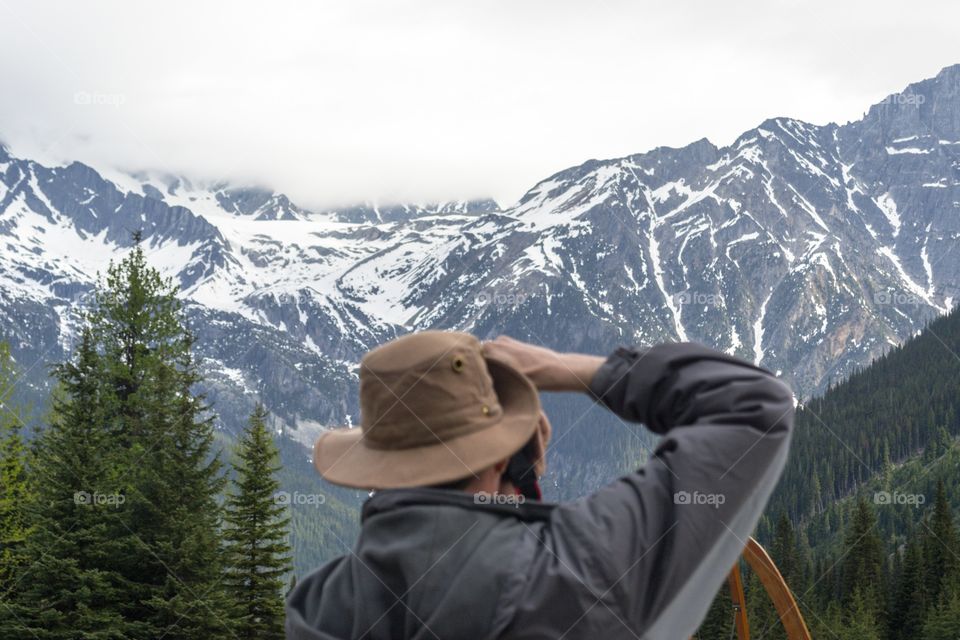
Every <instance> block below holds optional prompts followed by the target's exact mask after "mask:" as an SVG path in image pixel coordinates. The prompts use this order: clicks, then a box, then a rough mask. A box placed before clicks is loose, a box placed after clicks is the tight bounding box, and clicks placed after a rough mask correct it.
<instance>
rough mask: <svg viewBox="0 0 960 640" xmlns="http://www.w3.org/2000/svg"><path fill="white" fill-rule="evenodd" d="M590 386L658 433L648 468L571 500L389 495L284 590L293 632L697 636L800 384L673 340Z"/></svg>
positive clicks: (604, 372)
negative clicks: (337, 553)
mask: <svg viewBox="0 0 960 640" xmlns="http://www.w3.org/2000/svg"><path fill="white" fill-rule="evenodd" d="M591 391H592V392H593V395H594V396H595V397H596V398H597V399H598V400H599V401H601V402H603V403H604V404H605V405H606V406H607V407H608V408H609V409H610V410H611V411H613V412H614V413H616V414H617V415H619V416H620V417H621V418H623V419H624V420H630V421H636V422H643V423H644V424H646V425H647V427H648V428H649V429H651V430H653V431H654V432H656V433H658V434H662V435H663V436H664V437H663V438H662V439H661V440H660V442H659V443H658V446H657V448H656V450H655V452H654V454H653V455H652V456H651V458H650V460H649V462H648V463H647V464H646V465H644V466H643V468H641V469H639V470H637V471H636V472H634V473H631V474H629V475H627V476H624V477H623V478H620V479H619V480H617V481H616V482H614V483H612V484H610V485H609V486H606V487H604V488H602V489H600V490H599V491H597V492H595V493H593V494H591V495H589V496H586V497H584V498H581V499H579V500H577V501H575V502H571V503H567V504H548V503H533V502H527V503H525V504H522V505H520V506H512V505H503V504H499V505H498V504H478V503H477V501H476V500H475V499H474V496H472V495H469V494H466V493H462V492H455V491H446V490H439V489H403V490H391V491H383V492H379V493H377V494H376V495H374V496H373V497H372V498H370V499H369V500H368V501H367V502H366V504H365V505H364V508H363V515H362V528H361V533H360V538H359V540H358V542H357V545H356V548H355V549H354V551H353V552H352V553H351V554H349V555H346V556H343V557H340V558H338V559H336V560H334V561H332V562H330V563H329V564H327V565H326V566H324V567H322V568H320V569H318V570H317V571H315V572H314V573H312V574H311V575H309V576H308V577H306V578H305V579H304V580H302V581H301V582H300V583H299V584H297V586H296V588H295V589H294V590H293V592H292V593H291V594H290V597H289V600H288V602H287V637H288V638H292V639H296V640H321V639H323V640H332V639H343V638H371V639H380V638H383V639H400V638H410V639H414V638H415V639H418V640H420V639H427V638H439V639H442V640H448V639H459V638H491V639H492V638H571V639H572V638H601V639H602V640H613V639H615V638H645V639H651V640H653V639H657V640H659V639H664V640H681V639H686V638H688V637H689V636H690V635H691V634H692V633H693V632H694V631H695V630H696V629H697V627H698V626H699V624H700V622H701V621H702V619H703V617H704V615H705V614H706V611H707V608H708V607H709V605H710V602H711V601H712V599H713V597H714V595H715V594H716V592H717V590H718V589H719V587H720V585H721V584H722V583H723V581H724V577H725V576H726V575H727V573H729V571H730V568H731V567H732V566H733V564H734V562H735V561H736V559H737V558H738V556H739V555H740V553H741V551H742V549H743V546H744V544H745V542H746V539H747V536H749V535H750V534H751V532H752V531H753V529H754V527H755V526H756V524H757V520H758V519H759V518H760V514H761V512H762V511H763V508H764V505H765V504H766V502H767V499H768V498H769V496H770V493H771V491H773V488H774V485H775V484H776V482H777V479H778V478H779V476H780V473H781V471H782V469H783V465H784V461H785V459H786V456H787V451H788V448H789V442H790V436H791V432H792V429H793V399H792V396H791V393H790V390H789V388H788V387H787V386H786V385H784V384H783V383H782V382H780V381H779V380H777V379H776V378H774V377H773V376H772V375H771V374H770V373H768V372H767V371H765V370H763V369H760V368H758V367H755V366H753V365H751V364H749V363H747V362H744V361H742V360H739V359H737V358H734V357H731V356H728V355H725V354H723V353H718V352H716V351H713V350H710V349H707V348H705V347H702V346H699V345H696V344H691V343H680V344H662V345H658V346H655V347H652V348H650V349H636V350H630V349H623V348H621V349H618V350H617V351H616V352H614V353H613V354H612V355H611V356H610V357H609V358H608V359H607V361H606V362H605V364H604V365H603V366H602V367H601V369H600V370H599V372H598V373H597V375H596V376H595V377H594V380H593V382H592V384H591Z"/></svg>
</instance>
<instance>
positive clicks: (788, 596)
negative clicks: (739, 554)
mask: <svg viewBox="0 0 960 640" xmlns="http://www.w3.org/2000/svg"><path fill="white" fill-rule="evenodd" d="M743 559H744V560H746V561H747V566H749V567H750V570H751V571H753V572H754V573H755V574H757V578H759V579H760V584H762V585H763V588H764V590H765V591H766V592H767V597H768V598H770V600H771V601H772V602H773V606H774V608H775V609H776V610H777V615H778V616H780V622H781V623H782V624H783V628H784V630H785V631H786V632H787V639H788V640H811V638H810V631H809V630H808V629H807V624H806V622H804V621H803V616H802V615H801V614H800V609H799V608H798V607H797V601H796V600H795V599H794V597H793V594H792V593H791V592H790V587H788V586H787V582H786V580H784V579H783V576H782V575H780V570H779V569H777V565H775V564H774V563H773V560H772V559H771V558H770V556H769V555H768V554H767V552H766V551H765V550H764V548H763V547H762V546H760V543H759V542H757V541H756V540H754V539H753V538H750V539H748V540H747V546H746V548H744V550H743ZM727 586H728V587H729V591H730V600H731V602H732V604H733V609H734V627H735V628H736V630H737V639H738V640H750V621H749V619H748V617H747V604H746V599H745V598H744V595H743V579H742V577H741V576H740V561H739V560H738V561H737V563H736V564H735V565H733V569H732V570H731V571H730V575H729V576H727Z"/></svg>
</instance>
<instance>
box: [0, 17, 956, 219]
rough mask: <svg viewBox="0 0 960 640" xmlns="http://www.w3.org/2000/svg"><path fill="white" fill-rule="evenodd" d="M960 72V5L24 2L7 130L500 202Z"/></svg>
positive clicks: (323, 182)
mask: <svg viewBox="0 0 960 640" xmlns="http://www.w3.org/2000/svg"><path fill="white" fill-rule="evenodd" d="M957 62H960V3H957V2H955V1H953V2H926V3H921V2H913V3H909V2H877V1H876V0H874V1H871V2H855V1H848V0H844V1H843V2H840V1H838V0H831V1H829V2H819V1H817V2H814V1H810V0H806V1H802V2H801V1H797V2H787V1H771V0H749V1H740V2H720V1H717V0H710V1H704V2H693V1H689V0H688V1H683V2H678V1H673V2H662V3H653V2H636V1H634V2H617V1H615V0H590V1H586V0H583V1H579V2H562V1H558V0H547V1H543V2H540V1H529V0H506V1H503V2H500V1H484V0H471V1H466V2H459V1H456V0H438V1H436V2H432V1H426V0H424V1H409V2H407V1H397V0H380V1H379V2H375V3H366V2H358V1H357V0H343V1H338V2H317V1H311V2H303V3H296V2H264V1H262V0H261V1H258V2H253V3H246V2H237V1H235V0H233V1H230V2H222V3H221V2H210V1H203V2H197V1H190V2H176V1H170V0H167V1H166V2H150V3H146V2H129V1H128V0H123V1H117V2H57V3H54V2H41V1H38V0H30V1H29V2H18V1H15V0H0V81H2V85H0V140H3V141H5V142H6V143H7V144H8V145H9V146H11V147H12V148H13V150H14V151H15V152H17V153H19V154H22V155H25V156H29V157H36V158H38V159H43V160H45V161H48V162H51V161H63V160H73V159H79V160H82V161H85V162H88V163H90V164H93V165H94V166H107V165H109V166H113V167H117V168H123V169H128V170H135V169H146V168H153V169H161V170H165V171H169V172H176V173H183V174H186V175H189V176H194V177H197V178H201V179H216V178H226V179H232V180H237V181H243V182H256V183H260V184H264V185H268V186H271V187H273V188H277V189H279V190H281V191H284V192H286V193H288V194H290V195H291V197H293V199H294V200H295V201H297V202H299V203H300V204H303V205H305V206H308V207H322V206H328V205H330V206H332V205H337V204H341V203H348V202H356V201H365V200H379V201H381V202H387V201H419V202H424V201H432V200H438V199H447V198H463V197H477V196H491V197H494V198H496V199H497V200H498V201H500V202H501V204H504V205H507V204H510V203H512V202H514V201H515V200H517V199H518V198H519V197H520V196H521V195H522V194H523V192H525V191H526V190H527V189H528V188H529V187H531V186H532V185H533V184H534V183H535V182H536V181H538V180H540V179H542V178H544V177H546V176H548V175H550V174H551V173H553V172H555V171H558V170H560V169H563V168H565V167H568V166H571V165H575V164H580V163H582V162H584V161H585V160H588V159H590V158H607V157H616V156H622V155H627V154H630V153H636V152H641V151H646V150H648V149H650V148H653V147H656V146H661V145H669V146H682V145H684V144H687V143H689V142H691V141H693V140H696V139H698V138H701V137H704V136H705V137H708V138H709V139H710V140H712V141H713V142H715V143H717V144H721V145H722V144H729V143H730V142H732V141H733V140H734V139H735V138H736V136H737V135H738V134H739V133H741V132H742V131H744V130H746V129H749V128H751V127H754V126H756V125H757V124H759V123H760V122H761V121H762V120H764V119H765V118H767V117H771V116H779V115H789V116H792V117H796V118H800V119H803V120H806V121H810V122H814V123H817V124H825V123H827V122H831V121H834V122H846V121H848V120H852V119H856V118H859V117H860V116H861V115H862V114H863V112H864V111H865V110H866V109H867V107H868V106H869V105H870V104H872V103H875V102H877V101H879V100H881V99H882V98H883V97H884V96H886V95H888V94H890V93H893V92H895V91H898V90H900V89H902V88H903V87H904V86H905V85H906V84H908V83H910V82H913V81H917V80H921V79H923V78H927V77H930V76H933V75H935V74H936V73H937V72H938V71H939V70H940V69H941V68H942V67H944V66H947V65H950V64H953V63H957Z"/></svg>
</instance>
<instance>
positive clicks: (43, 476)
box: [8, 330, 140, 640]
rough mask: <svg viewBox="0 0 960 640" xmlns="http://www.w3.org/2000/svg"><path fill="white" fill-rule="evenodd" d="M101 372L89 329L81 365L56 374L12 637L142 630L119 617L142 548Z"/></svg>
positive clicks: (36, 469)
mask: <svg viewBox="0 0 960 640" xmlns="http://www.w3.org/2000/svg"><path fill="white" fill-rule="evenodd" d="M100 364H101V363H100V361H99V358H98V357H97V355H96V353H95V351H94V349H93V338H92V335H91V333H90V331H89V330H87V331H85V332H84V333H83V336H82V339H81V342H80V347H79V349H78V353H77V356H76V358H75V361H74V362H69V363H66V364H64V365H61V366H60V367H58V368H57V370H56V377H57V379H58V381H59V384H60V387H59V391H58V392H57V393H55V395H54V402H53V413H52V419H51V421H50V424H49V426H48V427H47V428H45V429H44V430H43V431H42V432H41V433H40V434H39V436H38V437H37V439H36V441H35V444H34V455H33V460H34V462H33V467H32V469H31V472H30V474H29V478H30V484H31V486H32V487H33V490H34V492H35V497H34V499H33V500H31V501H30V503H29V507H28V518H29V522H30V524H31V535H30V536H29V538H28V539H27V542H26V545H25V555H26V557H27V558H28V560H29V562H30V564H29V567H30V568H29V570H28V572H27V573H26V575H24V576H23V577H22V580H21V583H20V585H19V587H18V590H17V604H18V605H20V606H19V607H18V611H19V615H18V616H17V620H16V625H15V626H14V628H13V630H10V629H8V632H9V633H10V636H9V637H24V638H27V637H37V638H44V639H60V638H63V639H68V638H69V639H73V638H89V639H96V640H113V639H121V638H123V639H126V638H130V637H136V636H137V635H138V632H139V631H140V628H139V627H138V626H137V625H134V624H130V623H129V622H128V621H126V620H124V618H123V616H122V613H121V603H122V602H123V601H124V600H125V599H126V598H127V597H128V596H127V593H126V589H125V584H124V579H123V576H122V575H121V573H120V570H119V568H120V565H121V563H122V561H123V558H125V557H127V556H128V555H129V554H131V553H133V552H134V550H135V549H136V548H137V546H138V541H137V540H136V539H135V537H134V536H133V535H132V534H131V533H130V532H129V531H127V530H126V528H125V526H124V525H123V524H122V518H123V503H124V501H125V486H124V484H125V481H124V478H123V476H124V474H123V471H122V469H121V468H120V466H118V464H117V462H118V457H117V448H116V443H115V442H114V441H113V440H112V439H111V437H110V435H109V431H108V430H107V429H104V424H105V422H106V421H107V420H108V417H107V416H106V415H105V414H104V412H103V409H104V403H103V402H101V400H102V398H103V393H102V386H101V384H102V382H101V380H102V375H101V374H102V370H101V369H100Z"/></svg>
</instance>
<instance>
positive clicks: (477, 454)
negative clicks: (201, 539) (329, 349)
mask: <svg viewBox="0 0 960 640" xmlns="http://www.w3.org/2000/svg"><path fill="white" fill-rule="evenodd" d="M539 417H540V399H539V396H538V394H537V390H536V388H535V387H534V386H533V383H531V382H530V380H529V379H528V378H527V377H526V376H525V375H523V374H522V373H520V372H519V371H517V370H516V369H515V368H514V367H513V366H511V365H510V363H508V362H505V361H503V360H499V359H496V358H494V357H491V356H489V355H486V354H484V352H483V349H482V346H481V344H480V341H479V340H477V339H476V338H475V337H474V336H472V335H470V334H468V333H459V332H446V331H424V332H421V333H414V334H410V335H406V336H404V337H402V338H398V339H396V340H393V341H391V342H388V343H386V344H384V345H382V346H380V347H377V348H376V349H374V350H372V351H370V352H369V353H367V354H366V355H365V356H364V357H363V359H362V360H361V362H360V423H361V426H360V427H357V428H353V429H333V430H330V431H327V432H326V433H324V434H323V435H321V436H320V438H319V439H318V440H317V443H316V445H315V446H314V450H313V461H314V465H315V466H316V468H317V470H318V471H319V472H320V475H322V476H323V477H324V478H326V479H327V480H329V481H330V482H333V483H336V484H340V485H345V486H348V487H357V488H362V489H388V488H400V487H416V486H427V485H433V484H441V483H445V482H452V481H454V480H457V479H459V478H464V477H467V476H469V475H471V474H475V473H477V472H478V471H481V470H483V469H486V468H487V467H489V466H491V465H493V464H495V463H497V462H499V461H500V460H503V459H504V458H507V457H510V456H511V455H513V454H514V453H515V452H517V451H518V450H520V449H521V448H522V447H523V446H524V445H525V444H527V443H528V442H529V441H530V440H531V438H532V437H533V436H534V434H535V433H536V432H537V425H538V422H539Z"/></svg>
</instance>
